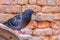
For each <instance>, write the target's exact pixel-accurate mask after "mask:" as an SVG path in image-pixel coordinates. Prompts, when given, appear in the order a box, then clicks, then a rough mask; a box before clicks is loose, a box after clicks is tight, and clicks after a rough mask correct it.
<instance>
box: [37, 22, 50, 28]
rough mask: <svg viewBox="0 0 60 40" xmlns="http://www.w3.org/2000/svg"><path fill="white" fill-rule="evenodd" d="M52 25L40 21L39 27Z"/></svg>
mask: <svg viewBox="0 0 60 40" xmlns="http://www.w3.org/2000/svg"><path fill="white" fill-rule="evenodd" d="M49 26H50V23H49V22H38V26H37V27H38V28H48V27H49Z"/></svg>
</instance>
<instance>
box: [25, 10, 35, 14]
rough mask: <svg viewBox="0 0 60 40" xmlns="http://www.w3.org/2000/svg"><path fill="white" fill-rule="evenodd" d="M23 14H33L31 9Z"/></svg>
mask: <svg viewBox="0 0 60 40" xmlns="http://www.w3.org/2000/svg"><path fill="white" fill-rule="evenodd" d="M24 13H26V14H33V13H34V10H33V9H28V10H26V11H25V12H24Z"/></svg>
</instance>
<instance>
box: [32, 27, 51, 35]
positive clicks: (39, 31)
mask: <svg viewBox="0 0 60 40" xmlns="http://www.w3.org/2000/svg"><path fill="white" fill-rule="evenodd" d="M33 35H36V36H40V35H52V29H51V28H45V29H35V30H34V31H33Z"/></svg>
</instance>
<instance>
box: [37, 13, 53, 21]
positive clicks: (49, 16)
mask: <svg viewBox="0 0 60 40" xmlns="http://www.w3.org/2000/svg"><path fill="white" fill-rule="evenodd" d="M53 20H54V16H53V15H52V14H43V13H39V14H36V21H53Z"/></svg>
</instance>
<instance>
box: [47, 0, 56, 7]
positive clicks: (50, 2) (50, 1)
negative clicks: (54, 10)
mask: <svg viewBox="0 0 60 40" xmlns="http://www.w3.org/2000/svg"><path fill="white" fill-rule="evenodd" d="M56 4H57V0H47V5H51V6H52V5H56Z"/></svg>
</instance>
